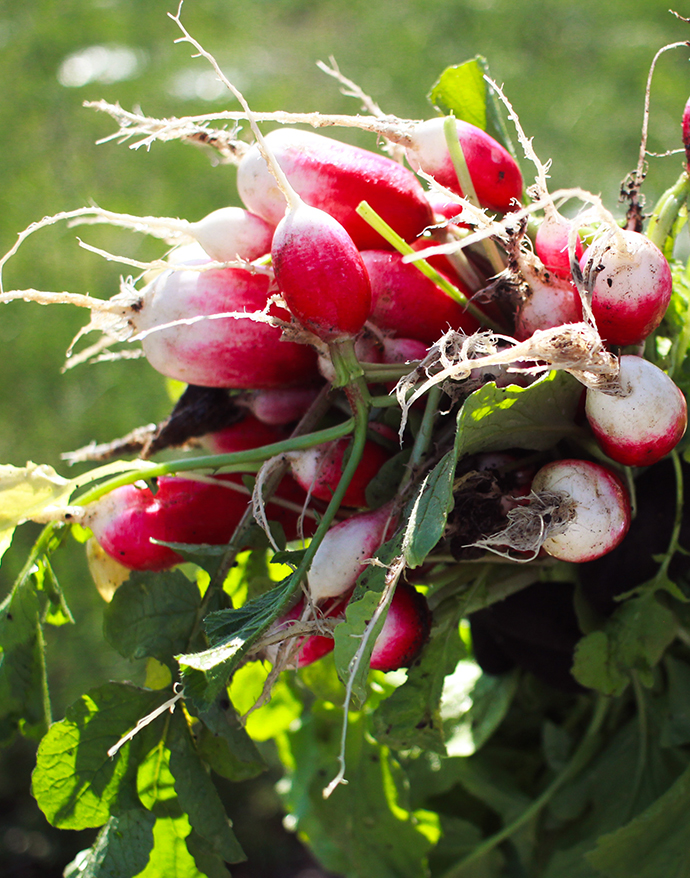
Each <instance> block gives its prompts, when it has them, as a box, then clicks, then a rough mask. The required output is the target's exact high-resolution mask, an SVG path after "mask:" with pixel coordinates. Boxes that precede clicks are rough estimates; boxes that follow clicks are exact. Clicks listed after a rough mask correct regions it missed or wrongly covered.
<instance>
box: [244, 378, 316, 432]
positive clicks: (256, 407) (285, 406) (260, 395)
mask: <svg viewBox="0 0 690 878" xmlns="http://www.w3.org/2000/svg"><path fill="white" fill-rule="evenodd" d="M319 392H320V387H319V386H318V385H316V386H313V385H310V386H309V387H281V388H280V389H278V390H270V389H269V390H257V391H255V392H254V393H252V394H250V395H249V396H247V397H246V398H240V399H238V405H243V406H246V407H247V408H248V409H249V411H250V412H251V413H252V414H253V415H254V417H255V418H258V420H259V421H261V422H262V423H264V424H269V425H271V426H281V425H283V424H292V423H294V422H295V421H298V420H299V419H300V418H301V417H302V415H303V414H304V413H305V412H306V411H307V409H308V408H309V406H310V405H311V404H312V403H313V402H314V400H315V399H316V397H317V396H318V395H319Z"/></svg>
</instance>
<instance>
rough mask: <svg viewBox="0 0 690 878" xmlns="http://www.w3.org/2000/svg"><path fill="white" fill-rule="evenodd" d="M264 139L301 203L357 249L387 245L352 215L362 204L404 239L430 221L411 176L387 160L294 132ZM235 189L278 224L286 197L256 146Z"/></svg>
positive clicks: (287, 130)
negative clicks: (337, 227)
mask: <svg viewBox="0 0 690 878" xmlns="http://www.w3.org/2000/svg"><path fill="white" fill-rule="evenodd" d="M265 140H266V144H267V146H268V148H269V149H270V150H271V151H272V152H273V154H274V155H275V157H276V160H277V162H278V164H279V165H280V166H281V168H282V169H283V171H284V172H285V175H286V176H287V178H288V180H289V181H290V184H291V185H292V186H293V188H294V189H295V190H296V191H297V192H298V193H299V195H300V196H301V197H302V198H303V199H304V201H305V202H306V203H307V204H309V205H311V206H313V207H318V208H320V209H322V210H324V211H326V212H327V213H329V214H330V215H331V216H333V217H334V218H335V219H337V220H338V221H339V222H340V223H341V224H342V225H343V226H344V227H345V229H346V230H347V232H348V234H349V235H350V236H351V237H352V239H353V240H354V242H355V245H356V246H357V247H358V248H359V249H370V248H372V247H388V246H389V245H388V244H387V243H386V242H385V241H384V239H383V238H382V237H381V236H380V235H379V234H378V233H377V232H375V231H374V230H373V229H372V228H371V226H370V225H369V224H368V223H367V222H365V220H363V219H362V218H361V217H360V216H359V214H357V213H356V208H357V206H358V205H359V203H360V202H361V201H363V200H364V201H368V202H369V204H370V205H371V207H372V208H373V209H374V210H375V211H376V212H377V213H378V214H379V215H380V216H381V217H382V218H383V219H384V220H385V221H386V222H387V223H388V224H389V225H391V226H392V227H393V228H394V229H395V231H396V232H397V233H398V234H399V235H400V236H401V237H403V238H404V239H405V240H406V241H412V240H414V238H416V237H417V236H418V235H420V234H421V233H422V231H423V230H424V229H425V228H426V227H427V226H429V225H431V224H432V223H433V221H434V220H433V214H432V212H431V209H430V207H429V205H428V203H427V201H426V197H425V194H424V190H423V189H422V187H421V185H420V184H419V182H418V180H417V179H416V177H415V176H414V174H412V173H411V172H410V171H409V170H408V169H407V168H404V167H403V166H402V165H400V164H398V163H397V162H395V161H393V160H392V159H389V158H387V157H385V156H382V155H379V154H378V153H374V152H370V151H369V150H365V149H361V148H359V147H356V146H351V145H349V144H346V143H341V142H340V141H337V140H333V139H332V138H329V137H324V136H323V135H321V134H316V133H314V132H311V131H301V130H298V129H293V128H282V129H277V130H275V131H271V132H270V133H269V134H267V135H266V137H265ZM237 188H238V190H239V193H240V197H241V198H242V201H243V203H244V204H245V205H246V206H247V207H248V208H249V210H250V211H252V212H254V213H256V214H259V215H260V216H262V217H263V218H264V219H265V220H266V221H267V222H269V223H271V224H273V225H277V224H278V222H280V220H281V219H282V217H283V215H284V213H285V208H286V199H285V196H284V195H283V193H282V192H281V190H280V188H279V187H278V186H277V185H276V182H275V180H274V178H273V176H272V175H271V174H270V172H269V170H268V168H267V166H266V162H265V161H264V159H263V158H262V156H261V152H260V150H259V148H258V147H257V146H254V147H253V148H252V149H250V150H249V151H248V152H247V153H246V154H245V155H244V157H243V158H242V161H241V162H240V164H239V167H238V169H237Z"/></svg>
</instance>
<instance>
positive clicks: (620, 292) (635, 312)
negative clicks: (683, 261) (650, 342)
mask: <svg viewBox="0 0 690 878" xmlns="http://www.w3.org/2000/svg"><path fill="white" fill-rule="evenodd" d="M580 266H581V268H582V271H583V274H584V278H585V284H586V285H587V286H588V287H589V288H590V289H591V290H592V313H593V314H594V319H595V321H596V324H597V328H598V330H599V334H600V335H601V337H602V338H603V339H604V341H606V342H607V343H608V344H609V345H620V346H623V345H631V344H637V343H639V342H641V341H643V340H644V339H645V338H647V336H648V335H649V334H650V333H651V332H653V331H654V330H655V329H656V327H657V326H658V325H659V324H660V323H661V320H662V318H663V316H664V314H665V313H666V309H667V307H668V304H669V302H670V300H671V290H672V286H673V281H672V278H671V269H670V267H669V264H668V262H667V261H666V258H665V256H664V254H663V253H662V252H661V250H660V249H659V248H658V247H657V246H656V244H654V243H653V242H652V241H650V240H649V238H647V237H645V236H644V235H642V234H640V232H634V231H631V230H629V229H613V230H612V231H611V232H610V234H608V235H606V236H604V237H603V238H602V239H600V240H599V241H595V242H594V243H593V244H592V245H591V246H590V247H588V248H587V250H586V251H585V253H584V254H583V256H582V258H581V260H580Z"/></svg>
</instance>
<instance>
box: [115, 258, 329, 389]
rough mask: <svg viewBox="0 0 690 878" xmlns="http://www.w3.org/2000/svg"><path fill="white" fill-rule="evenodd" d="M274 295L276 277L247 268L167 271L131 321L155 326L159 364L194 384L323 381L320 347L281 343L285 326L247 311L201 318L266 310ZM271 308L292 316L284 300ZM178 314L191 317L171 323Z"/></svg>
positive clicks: (154, 358)
mask: <svg viewBox="0 0 690 878" xmlns="http://www.w3.org/2000/svg"><path fill="white" fill-rule="evenodd" d="M268 296H269V279H268V278H267V277H266V276H265V275H262V274H253V273H252V272H249V271H245V270H244V269H240V268H224V269H216V270H211V271H194V270H189V271H170V272H164V273H163V274H161V275H159V276H158V277H157V278H156V279H155V280H154V281H152V283H151V284H149V285H148V286H147V287H145V288H144V290H143V291H142V295H141V299H140V301H139V302H138V303H135V310H134V311H133V312H132V314H131V316H130V318H129V322H130V324H131V325H132V326H133V327H134V329H135V331H136V332H147V334H146V335H145V336H144V337H143V339H142V346H143V349H144V353H145V355H146V358H147V359H148V361H149V363H151V365H152V366H153V367H154V369H157V370H158V371H159V372H161V373H162V374H163V375H167V376H168V377H170V378H175V379H177V380H178V381H184V382H185V383H187V384H197V385H199V386H202V387H235V388H276V387H285V386H290V385H294V384H302V385H303V384H305V383H308V382H309V381H311V380H315V379H316V377H317V371H316V354H315V353H314V351H313V350H312V349H311V348H310V347H309V346H307V345H302V344H297V343H295V342H281V340H280V339H281V334H282V331H281V329H280V328H278V327H277V326H271V325H269V324H268V323H266V322H257V321H255V320H253V319H250V318H242V317H222V318H217V319H207V320H204V319H199V318H201V317H203V316H212V315H217V314H224V313H229V312H246V313H254V312H259V311H262V310H264V309H265V308H266V306H267V302H268ZM268 313H269V314H270V315H272V316H273V317H277V318H280V319H282V320H284V321H289V320H290V315H289V314H288V313H287V312H286V311H285V310H284V309H282V308H279V307H277V306H276V305H271V306H270V308H269V309H268ZM176 321H191V322H190V323H184V322H183V323H178V324H177V325H174V326H168V324H170V323H175V322H176ZM163 326H165V327H166V328H163V329H158V328H157V327H163Z"/></svg>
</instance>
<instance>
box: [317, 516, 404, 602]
mask: <svg viewBox="0 0 690 878" xmlns="http://www.w3.org/2000/svg"><path fill="white" fill-rule="evenodd" d="M392 509H393V506H392V503H387V504H386V505H385V506H381V507H380V508H379V509H375V510H374V511H373V512H360V513H356V514H355V515H352V516H350V518H346V519H345V521H341V522H339V523H338V524H336V525H335V526H333V527H331V529H330V530H329V531H328V533H327V534H326V536H325V537H324V538H323V542H322V543H321V545H320V546H319V548H318V549H317V550H316V555H315V556H314V560H313V561H312V565H311V567H310V568H309V571H308V572H307V582H308V583H309V593H310V595H311V599H312V601H314V603H317V604H318V603H320V602H321V601H323V600H325V599H326V598H332V597H338V596H339V595H342V594H345V592H347V591H349V590H350V589H351V588H353V587H354V585H355V583H356V582H357V578H358V577H359V575H360V574H361V573H363V572H364V571H365V570H366V568H367V565H366V564H365V563H364V562H365V561H366V559H367V558H371V557H373V555H374V553H375V552H376V550H377V549H378V548H379V546H380V545H381V543H382V542H383V541H384V540H385V538H386V533H387V532H388V531H389V530H390V527H391V525H392V524H393V523H394V522H393V521H392Z"/></svg>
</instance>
